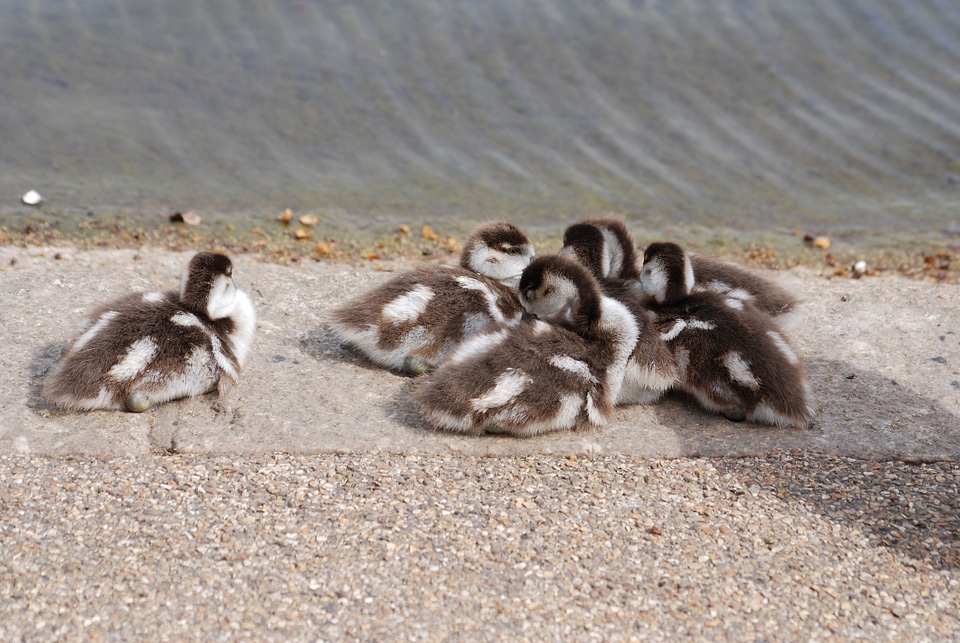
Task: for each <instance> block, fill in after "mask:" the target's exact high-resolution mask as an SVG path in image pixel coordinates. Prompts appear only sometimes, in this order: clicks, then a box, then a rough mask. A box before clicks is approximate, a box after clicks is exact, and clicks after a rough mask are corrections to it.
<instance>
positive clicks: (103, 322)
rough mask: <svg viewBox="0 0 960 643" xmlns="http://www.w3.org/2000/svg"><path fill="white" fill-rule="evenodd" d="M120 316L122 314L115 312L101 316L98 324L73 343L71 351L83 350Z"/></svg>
mask: <svg viewBox="0 0 960 643" xmlns="http://www.w3.org/2000/svg"><path fill="white" fill-rule="evenodd" d="M119 314H120V313H118V312H116V311H114V310H111V311H108V312H105V313H103V314H102V315H100V317H99V318H98V319H97V322H96V323H95V324H94V325H93V326H91V327H90V328H88V329H87V330H86V331H84V333H83V334H82V335H80V337H78V338H77V341H75V342H74V343H73V347H72V348H71V350H72V351H78V350H80V349H82V348H83V347H84V346H86V345H87V342H89V341H90V340H91V339H93V338H94V336H95V335H96V334H97V333H99V332H100V331H101V330H103V329H104V328H106V327H107V326H108V325H109V324H110V322H111V321H113V320H114V319H115V318H116V317H117V315H119Z"/></svg>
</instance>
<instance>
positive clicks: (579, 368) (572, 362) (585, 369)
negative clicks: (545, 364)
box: [550, 355, 598, 384]
mask: <svg viewBox="0 0 960 643" xmlns="http://www.w3.org/2000/svg"><path fill="white" fill-rule="evenodd" d="M550 364H551V365H553V366H555V367H557V368H559V369H561V370H564V371H569V372H570V373H573V374H574V375H578V376H580V377H582V378H583V379H585V380H586V381H588V382H590V383H592V384H596V383H597V382H598V380H597V378H596V377H594V375H593V373H591V372H590V367H589V366H587V363H586V362H582V361H580V360H578V359H574V358H572V357H570V356H569V355H553V356H552V357H551V358H550Z"/></svg>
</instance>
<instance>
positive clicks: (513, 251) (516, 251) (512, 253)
mask: <svg viewBox="0 0 960 643" xmlns="http://www.w3.org/2000/svg"><path fill="white" fill-rule="evenodd" d="M504 251H505V252H506V253H507V254H508V255H510V256H513V257H516V256H517V255H518V254H520V248H515V247H511V248H504Z"/></svg>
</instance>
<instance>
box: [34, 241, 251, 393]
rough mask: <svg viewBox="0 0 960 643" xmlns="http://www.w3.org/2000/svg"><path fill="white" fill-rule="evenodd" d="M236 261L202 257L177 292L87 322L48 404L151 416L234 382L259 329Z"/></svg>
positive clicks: (115, 306) (49, 383) (146, 297)
mask: <svg viewBox="0 0 960 643" xmlns="http://www.w3.org/2000/svg"><path fill="white" fill-rule="evenodd" d="M232 273H233V267H232V265H231V262H230V259H229V258H227V257H226V256H224V255H221V254H214V253H210V252H202V253H199V254H196V255H194V256H193V258H192V259H191V260H190V262H189V264H188V266H187V268H186V270H185V272H184V275H183V279H182V281H181V285H180V291H179V292H172V291H171V292H166V293H162V292H149V293H133V294H130V295H127V296H125V297H122V298H120V299H117V300H116V301H113V302H110V303H108V304H105V305H102V306H99V307H98V308H96V309H95V310H94V311H93V312H92V313H91V314H90V315H89V316H88V317H87V319H86V320H85V322H84V324H83V325H82V326H81V328H80V332H79V334H78V336H77V338H76V339H75V340H74V341H73V343H72V344H71V346H70V348H69V349H68V350H67V352H66V355H65V356H64V359H63V361H62V362H61V364H60V365H59V366H58V367H57V369H56V370H55V371H54V372H53V373H52V374H51V375H50V376H49V377H47V379H46V381H45V382H44V385H43V397H44V399H46V400H47V401H48V402H50V403H51V404H54V405H56V406H59V407H61V408H64V409H71V410H93V409H115V410H121V409H127V410H130V411H136V412H140V411H145V410H147V409H148V408H150V407H151V406H154V405H155V404H162V403H164V402H167V401H170V400H173V399H177V398H181V397H188V396H193V395H201V394H203V393H206V392H208V391H211V390H213V389H214V388H218V389H219V390H220V391H221V392H224V391H225V390H226V387H227V386H229V385H230V384H232V383H234V382H236V380H237V378H238V376H239V373H240V369H241V367H242V366H243V363H244V362H245V360H246V357H247V354H248V352H249V349H250V346H251V344H252V341H253V335H254V330H255V325H256V317H255V313H254V310H253V305H252V304H251V303H250V299H249V298H248V297H247V295H246V294H245V293H244V292H242V291H240V290H238V289H237V288H236V286H235V285H234V283H233V277H232Z"/></svg>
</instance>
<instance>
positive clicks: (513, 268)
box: [468, 244, 533, 283]
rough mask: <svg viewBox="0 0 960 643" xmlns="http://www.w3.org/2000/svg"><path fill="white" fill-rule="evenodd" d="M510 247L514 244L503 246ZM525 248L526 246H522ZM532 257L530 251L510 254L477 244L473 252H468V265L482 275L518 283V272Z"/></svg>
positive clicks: (521, 270)
mask: <svg viewBox="0 0 960 643" xmlns="http://www.w3.org/2000/svg"><path fill="white" fill-rule="evenodd" d="M505 247H507V248H511V247H514V246H509V245H507V246H505ZM524 248H526V246H524ZM532 258H533V253H532V252H523V253H521V254H518V255H511V254H507V253H505V252H500V251H499V250H494V249H493V248H490V247H489V246H486V245H483V244H478V245H477V246H476V248H474V249H473V252H471V253H470V260H469V262H468V265H469V267H470V270H473V271H474V272H475V273H477V274H481V275H483V276H484V277H490V278H491V279H495V280H497V281H503V282H504V283H507V282H508V281H509V282H510V283H513V282H517V283H519V280H520V274H521V273H522V272H523V269H524V268H526V267H527V265H528V264H529V263H530V260H531V259H532Z"/></svg>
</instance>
